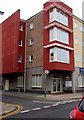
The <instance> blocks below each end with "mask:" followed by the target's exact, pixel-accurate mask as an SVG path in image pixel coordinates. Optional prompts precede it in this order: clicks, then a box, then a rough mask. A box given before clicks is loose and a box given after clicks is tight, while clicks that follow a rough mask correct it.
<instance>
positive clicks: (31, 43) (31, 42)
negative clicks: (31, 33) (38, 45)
mask: <svg viewBox="0 0 84 120" xmlns="http://www.w3.org/2000/svg"><path fill="white" fill-rule="evenodd" d="M29 45H30V46H32V45H33V38H30V42H29Z"/></svg>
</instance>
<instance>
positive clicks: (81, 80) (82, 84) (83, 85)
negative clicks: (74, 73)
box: [78, 74, 84, 87]
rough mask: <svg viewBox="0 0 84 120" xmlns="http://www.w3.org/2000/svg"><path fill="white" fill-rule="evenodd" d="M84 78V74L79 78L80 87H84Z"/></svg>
mask: <svg viewBox="0 0 84 120" xmlns="http://www.w3.org/2000/svg"><path fill="white" fill-rule="evenodd" d="M83 78H84V75H82V74H80V75H79V76H78V85H79V87H84V83H83Z"/></svg>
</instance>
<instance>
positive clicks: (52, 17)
mask: <svg viewBox="0 0 84 120" xmlns="http://www.w3.org/2000/svg"><path fill="white" fill-rule="evenodd" d="M54 17H55V16H54V9H52V10H50V11H49V19H50V20H49V21H50V22H53V21H54V20H55V19H54Z"/></svg>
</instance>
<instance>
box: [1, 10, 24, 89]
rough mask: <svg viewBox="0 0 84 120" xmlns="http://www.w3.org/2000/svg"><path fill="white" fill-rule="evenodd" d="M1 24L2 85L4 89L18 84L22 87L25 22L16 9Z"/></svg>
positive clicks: (13, 87) (15, 86)
mask: <svg viewBox="0 0 84 120" xmlns="http://www.w3.org/2000/svg"><path fill="white" fill-rule="evenodd" d="M1 25H2V70H0V72H1V73H2V81H3V87H4V89H5V90H11V89H16V88H17V87H18V85H20V87H23V75H24V59H25V55H24V53H25V22H24V21H23V20H20V10H17V11H16V12H15V13H14V14H13V15H11V16H10V17H9V18H8V19H6V20H5V21H4V22H3V23H2V24H1ZM0 69H1V68H0ZM19 81H21V82H19ZM19 83H20V84H19Z"/></svg>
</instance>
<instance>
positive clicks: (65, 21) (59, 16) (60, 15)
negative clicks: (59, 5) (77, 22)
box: [57, 10, 68, 26]
mask: <svg viewBox="0 0 84 120" xmlns="http://www.w3.org/2000/svg"><path fill="white" fill-rule="evenodd" d="M57 21H58V22H60V23H62V24H64V25H66V26H68V15H66V14H65V13H63V12H62V11H60V10H57Z"/></svg>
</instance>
